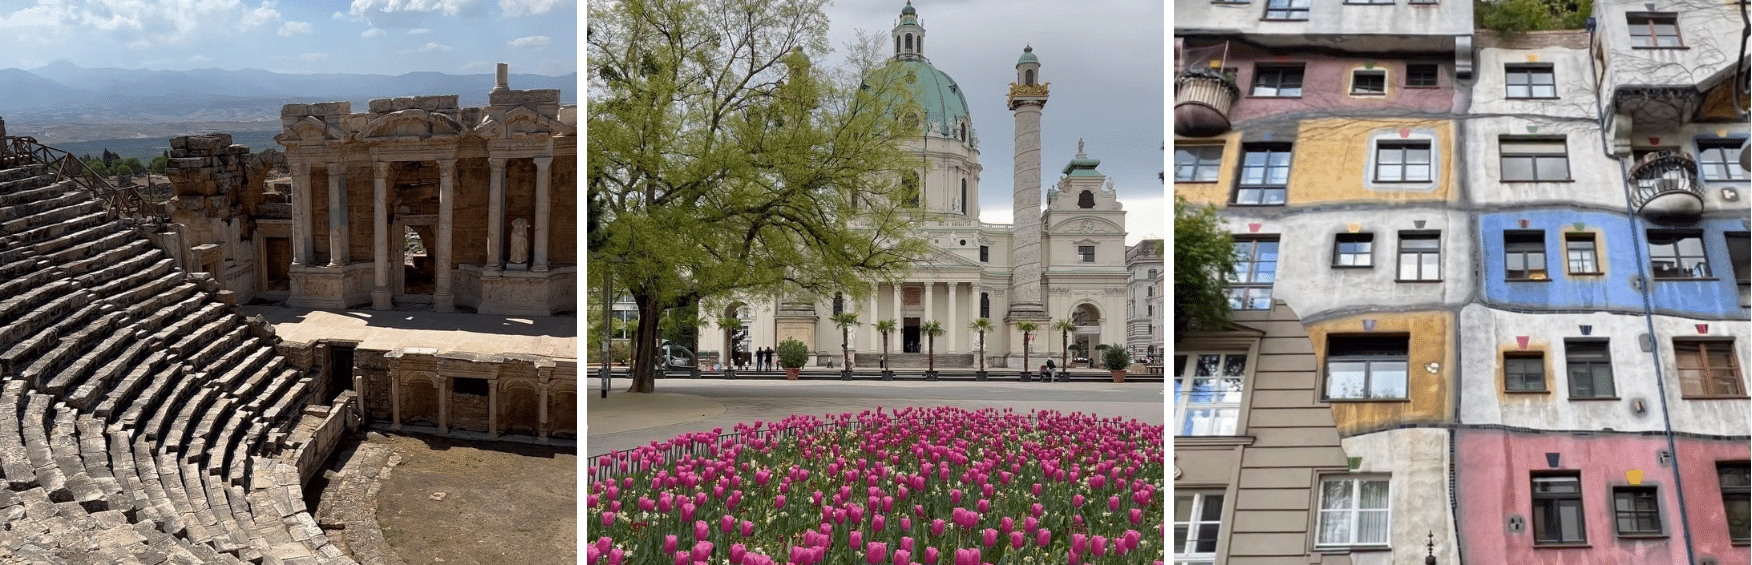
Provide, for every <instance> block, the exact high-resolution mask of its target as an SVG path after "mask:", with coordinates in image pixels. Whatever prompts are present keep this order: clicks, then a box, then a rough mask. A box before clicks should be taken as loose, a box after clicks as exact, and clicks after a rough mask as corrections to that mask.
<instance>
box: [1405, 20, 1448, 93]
mask: <svg viewBox="0 0 1752 565" xmlns="http://www.w3.org/2000/svg"><path fill="white" fill-rule="evenodd" d="M1411 3H1413V4H1417V3H1419V2H1417V1H1416V0H1412V2H1411ZM1429 3H1430V4H1434V3H1435V2H1429ZM1426 76H1427V78H1428V79H1429V84H1424V80H1423V79H1424V78H1426ZM1414 81H1415V82H1414ZM1441 86H1442V66H1441V65H1438V64H1435V63H1409V64H1407V65H1405V88H1441Z"/></svg>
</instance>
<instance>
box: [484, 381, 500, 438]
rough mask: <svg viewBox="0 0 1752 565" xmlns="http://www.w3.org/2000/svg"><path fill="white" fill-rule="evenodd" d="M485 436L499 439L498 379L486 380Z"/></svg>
mask: <svg viewBox="0 0 1752 565" xmlns="http://www.w3.org/2000/svg"><path fill="white" fill-rule="evenodd" d="M487 435H489V436H493V437H499V379H487Z"/></svg>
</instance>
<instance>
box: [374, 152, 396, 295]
mask: <svg viewBox="0 0 1752 565" xmlns="http://www.w3.org/2000/svg"><path fill="white" fill-rule="evenodd" d="M371 259H372V272H373V276H372V288H371V309H372V310H390V309H393V308H395V305H394V304H393V303H392V301H391V300H390V292H389V163H372V164H371Z"/></svg>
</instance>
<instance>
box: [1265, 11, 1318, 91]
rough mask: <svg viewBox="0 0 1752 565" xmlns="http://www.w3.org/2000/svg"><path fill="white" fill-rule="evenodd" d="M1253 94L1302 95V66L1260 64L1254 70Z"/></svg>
mask: <svg viewBox="0 0 1752 565" xmlns="http://www.w3.org/2000/svg"><path fill="white" fill-rule="evenodd" d="M1303 1H1304V2H1306V0H1303ZM1303 5H1304V6H1306V5H1307V4H1303ZM1303 14H1304V15H1306V14H1307V9H1306V8H1303ZM1253 95H1254V96H1278V97H1292V98H1293V97H1297V96H1301V95H1302V66H1301V65H1260V66H1259V67H1257V68H1255V69H1254V70H1253Z"/></svg>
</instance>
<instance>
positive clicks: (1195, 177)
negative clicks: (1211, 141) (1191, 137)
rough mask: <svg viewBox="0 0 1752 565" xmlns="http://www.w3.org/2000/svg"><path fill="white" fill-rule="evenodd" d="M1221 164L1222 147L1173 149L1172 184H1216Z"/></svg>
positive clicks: (1208, 146) (1193, 146)
mask: <svg viewBox="0 0 1752 565" xmlns="http://www.w3.org/2000/svg"><path fill="white" fill-rule="evenodd" d="M1222 164H1223V146H1221V145H1192V146H1186V147H1175V148H1174V182H1217V169H1219V168H1221V167H1222Z"/></svg>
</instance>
